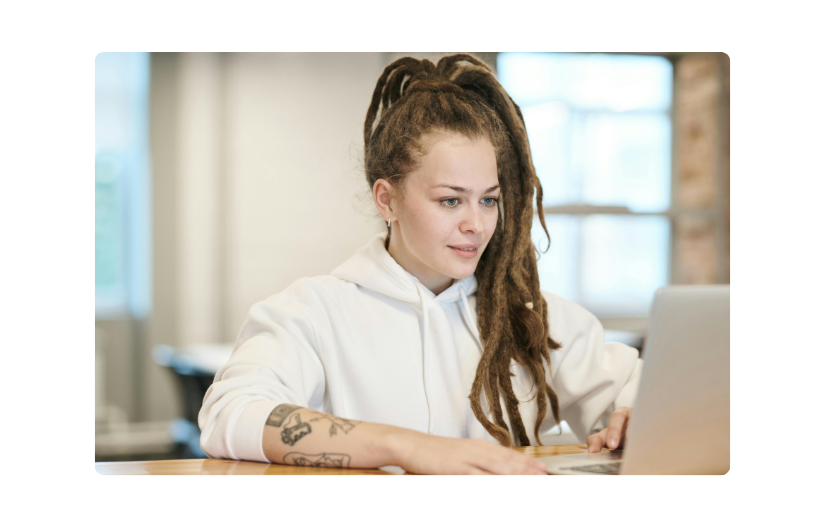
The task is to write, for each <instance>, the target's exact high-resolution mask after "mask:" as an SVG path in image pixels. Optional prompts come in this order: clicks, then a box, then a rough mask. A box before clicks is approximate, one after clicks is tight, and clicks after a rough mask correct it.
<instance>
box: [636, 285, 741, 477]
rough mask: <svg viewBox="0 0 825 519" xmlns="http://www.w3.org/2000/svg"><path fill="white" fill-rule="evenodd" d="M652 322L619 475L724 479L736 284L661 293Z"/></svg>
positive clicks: (727, 457)
mask: <svg viewBox="0 0 825 519" xmlns="http://www.w3.org/2000/svg"><path fill="white" fill-rule="evenodd" d="M649 322H650V325H649V331H648V337H647V340H646V341H645V345H644V352H643V359H644V361H645V364H644V369H643V371H642V378H641V381H640V383H639V393H638V397H637V399H636V403H635V406H634V409H633V415H632V418H631V420H630V424H629V425H628V431H627V439H626V440H625V446H624V459H623V461H622V467H621V474H725V473H726V472H728V470H729V468H730V285H705V286H699V285H692V286H669V287H664V288H661V289H659V290H658V291H657V292H656V295H655V297H654V301H653V307H652V310H651V315H650V321H649Z"/></svg>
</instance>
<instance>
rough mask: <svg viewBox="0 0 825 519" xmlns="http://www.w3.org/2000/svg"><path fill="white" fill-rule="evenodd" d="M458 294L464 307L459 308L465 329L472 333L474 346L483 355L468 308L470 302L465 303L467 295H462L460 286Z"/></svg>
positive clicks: (482, 347)
mask: <svg viewBox="0 0 825 519" xmlns="http://www.w3.org/2000/svg"><path fill="white" fill-rule="evenodd" d="M458 293H459V294H461V301H462V302H464V306H462V307H461V309H462V310H463V311H462V312H461V317H463V318H464V321H465V322H466V323H467V327H468V328H469V329H470V331H471V332H472V333H473V337H475V339H476V344H477V345H478V349H479V351H480V352H481V353H484V346H483V345H482V344H481V337H479V334H478V326H476V322H475V319H473V311H472V309H471V308H470V302H469V301H467V294H465V293H464V287H462V286H461V285H459V286H458Z"/></svg>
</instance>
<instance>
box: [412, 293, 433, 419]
mask: <svg viewBox="0 0 825 519" xmlns="http://www.w3.org/2000/svg"><path fill="white" fill-rule="evenodd" d="M415 288H416V289H417V290H418V297H419V298H420V299H421V313H422V314H424V334H423V336H422V337H421V348H422V350H423V359H422V365H423V367H424V398H425V399H426V400H427V434H432V433H433V406H432V405H430V369H429V367H430V366H429V363H430V352H429V348H428V344H427V337H428V336H429V335H430V318H429V315H428V314H429V313H430V310H429V308H427V299H426V297H425V296H424V290H423V289H422V288H421V285H419V284H416V286H415Z"/></svg>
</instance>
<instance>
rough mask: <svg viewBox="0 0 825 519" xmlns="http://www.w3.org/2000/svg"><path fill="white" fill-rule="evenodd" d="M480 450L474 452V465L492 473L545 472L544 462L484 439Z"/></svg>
mask: <svg viewBox="0 0 825 519" xmlns="http://www.w3.org/2000/svg"><path fill="white" fill-rule="evenodd" d="M481 442H484V444H483V445H482V444H479V445H480V446H481V449H482V451H486V452H480V453H478V454H476V456H477V457H476V459H477V462H476V465H477V466H478V467H479V468H481V469H483V470H486V471H489V472H491V473H493V474H547V470H546V468H545V466H544V464H543V463H542V462H540V461H538V460H535V459H533V458H531V457H529V456H525V455H524V454H521V453H519V452H516V451H514V450H511V449H508V448H506V447H500V446H498V445H492V444H490V443H488V442H485V441H484V440H481Z"/></svg>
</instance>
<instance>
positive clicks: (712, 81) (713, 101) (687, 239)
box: [672, 53, 730, 284]
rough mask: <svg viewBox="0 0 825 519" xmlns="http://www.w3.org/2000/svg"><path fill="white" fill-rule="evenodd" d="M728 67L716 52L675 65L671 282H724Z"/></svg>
mask: <svg viewBox="0 0 825 519" xmlns="http://www.w3.org/2000/svg"><path fill="white" fill-rule="evenodd" d="M729 69H730V62H729V59H728V57H727V56H726V55H724V54H721V53H714V54H688V55H686V56H684V57H682V58H681V59H679V60H678V61H677V63H676V89H675V92H676V103H675V105H676V106H675V107H676V110H675V114H674V115H675V117H674V131H675V133H674V136H675V149H676V150H675V151H676V153H675V175H674V186H673V192H674V197H673V205H674V207H673V210H674V229H673V230H674V245H673V255H674V258H673V272H672V280H673V281H672V282H673V283H674V284H706V283H729V282H730V267H729V265H730V238H729V236H730V196H729V191H730V187H729V186H730V180H729V168H730V155H729V148H730V141H729V138H730V130H729V103H730V87H729V80H728V77H729Z"/></svg>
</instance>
